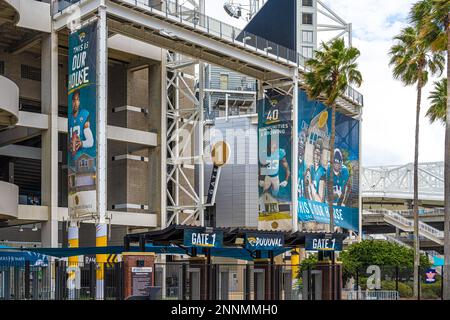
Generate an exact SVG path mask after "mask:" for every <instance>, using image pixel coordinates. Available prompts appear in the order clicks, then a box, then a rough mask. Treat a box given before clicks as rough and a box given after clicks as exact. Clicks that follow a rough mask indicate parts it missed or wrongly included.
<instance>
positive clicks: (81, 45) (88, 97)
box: [68, 23, 97, 217]
mask: <svg viewBox="0 0 450 320" xmlns="http://www.w3.org/2000/svg"><path fill="white" fill-rule="evenodd" d="M96 64H97V23H92V24H89V25H87V26H86V27H83V28H82V29H80V30H78V31H76V32H73V33H71V34H70V35H69V79H68V80H69V83H68V106H69V108H68V120H69V123H68V167H69V168H68V169H69V170H68V171H69V217H80V216H83V215H89V214H92V213H95V212H96V211H97V204H96V202H97V201H96V198H97V195H96V189H97V188H96V172H97V141H96V140H97V139H96V122H97V119H96V118H97V115H96V112H97V93H96V91H97V90H96V85H97V83H96V82H97V81H96Z"/></svg>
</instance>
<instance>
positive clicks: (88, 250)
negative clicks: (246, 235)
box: [23, 244, 290, 261]
mask: <svg viewBox="0 0 450 320" xmlns="http://www.w3.org/2000/svg"><path fill="white" fill-rule="evenodd" d="M185 249H186V250H185ZM185 249H184V248H181V247H178V246H155V245H151V244H146V245H145V251H146V252H154V253H159V254H187V253H189V254H190V253H191V250H192V247H186V248H185ZM23 250H26V251H30V252H33V253H38V254H43V255H47V256H52V257H57V258H65V257H71V256H82V255H94V254H121V253H123V252H124V247H123V246H108V247H82V248H25V249H23ZM289 250H290V248H282V249H278V250H274V251H273V255H274V256H277V255H280V254H282V253H285V252H286V251H289ZM129 251H130V252H139V251H140V249H139V247H138V246H131V247H130V250H129ZM186 251H187V252H186ZM210 252H211V256H213V257H224V258H234V259H240V260H249V261H251V260H253V257H252V255H251V252H250V251H248V250H246V249H244V248H210ZM197 253H198V254H202V250H201V248H200V249H199V248H198V250H197ZM268 257H269V252H268V251H266V250H262V251H261V258H268Z"/></svg>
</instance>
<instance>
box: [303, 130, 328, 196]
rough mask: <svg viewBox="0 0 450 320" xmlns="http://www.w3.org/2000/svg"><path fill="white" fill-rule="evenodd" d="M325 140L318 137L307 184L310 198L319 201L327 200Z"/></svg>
mask: <svg viewBox="0 0 450 320" xmlns="http://www.w3.org/2000/svg"><path fill="white" fill-rule="evenodd" d="M322 154H323V141H322V139H318V140H317V141H316V143H315V145H314V153H313V159H314V160H313V163H312V164H311V165H310V167H309V168H308V172H307V179H306V185H307V189H308V198H309V199H310V200H313V201H317V202H325V189H326V184H327V181H326V175H325V173H326V170H325V168H324V167H323V166H322Z"/></svg>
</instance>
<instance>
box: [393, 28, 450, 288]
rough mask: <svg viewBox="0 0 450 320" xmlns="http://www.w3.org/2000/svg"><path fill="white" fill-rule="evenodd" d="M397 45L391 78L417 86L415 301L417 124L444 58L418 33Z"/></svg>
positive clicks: (409, 32) (404, 34) (408, 32)
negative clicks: (425, 89) (427, 88)
mask: <svg viewBox="0 0 450 320" xmlns="http://www.w3.org/2000/svg"><path fill="white" fill-rule="evenodd" d="M394 40H395V41H396V43H395V44H394V45H393V46H392V47H391V50H390V51H389V55H390V57H391V59H390V62H389V65H390V66H392V67H393V71H392V74H393V76H394V78H395V79H397V80H400V81H401V82H402V83H403V84H404V85H405V86H411V85H416V86H417V103H416V130H415V131H416V132H415V144H414V199H413V215H414V251H415V253H414V296H415V297H418V282H419V264H420V245H419V210H418V195H419V183H418V166H419V164H418V162H419V120H420V102H421V100H422V88H423V87H424V86H425V85H426V83H427V82H428V76H429V74H431V75H435V74H438V73H442V71H443V69H444V64H445V57H444V55H443V54H441V53H438V52H432V51H430V48H429V46H428V45H427V44H426V43H425V42H423V41H421V39H420V36H419V29H418V27H417V26H415V27H407V28H405V29H403V30H402V31H401V32H400V34H399V35H397V36H396V37H394Z"/></svg>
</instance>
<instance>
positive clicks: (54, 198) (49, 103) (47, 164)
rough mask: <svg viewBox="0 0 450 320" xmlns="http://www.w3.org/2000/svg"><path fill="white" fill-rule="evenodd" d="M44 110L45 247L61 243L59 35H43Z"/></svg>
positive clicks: (43, 189)
mask: <svg viewBox="0 0 450 320" xmlns="http://www.w3.org/2000/svg"><path fill="white" fill-rule="evenodd" d="M41 52H42V53H41V55H42V56H41V68H42V82H41V102H42V113H44V114H47V115H48V130H44V131H43V132H42V148H41V153H42V157H41V159H42V160H41V169H42V173H41V177H42V181H41V195H42V196H41V197H42V201H41V203H42V205H43V206H47V207H48V220H47V222H44V223H42V230H41V241H42V246H44V247H55V248H56V247H58V35H57V33H56V32H52V33H51V34H46V35H44V36H43V37H42V51H41Z"/></svg>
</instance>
